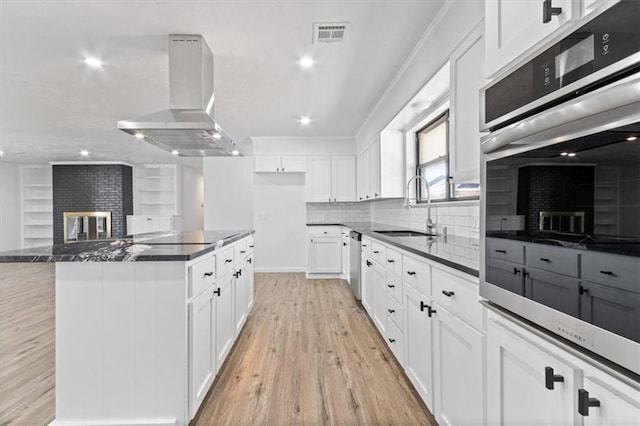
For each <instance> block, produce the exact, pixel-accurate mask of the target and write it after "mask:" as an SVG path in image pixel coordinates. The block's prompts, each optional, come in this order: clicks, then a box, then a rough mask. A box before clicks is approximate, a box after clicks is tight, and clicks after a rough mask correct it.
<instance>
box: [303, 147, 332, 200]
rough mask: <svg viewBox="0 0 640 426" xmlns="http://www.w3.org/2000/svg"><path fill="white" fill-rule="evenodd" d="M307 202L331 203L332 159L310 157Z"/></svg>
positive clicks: (307, 177) (327, 157)
mask: <svg viewBox="0 0 640 426" xmlns="http://www.w3.org/2000/svg"><path fill="white" fill-rule="evenodd" d="M306 192H307V201H319V202H329V201H333V197H332V196H331V157H330V156H323V157H309V158H308V160H307V176H306Z"/></svg>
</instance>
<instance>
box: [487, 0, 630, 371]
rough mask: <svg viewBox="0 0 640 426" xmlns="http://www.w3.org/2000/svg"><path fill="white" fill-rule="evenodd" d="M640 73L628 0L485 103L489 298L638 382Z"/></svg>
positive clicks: (500, 83)
mask: <svg viewBox="0 0 640 426" xmlns="http://www.w3.org/2000/svg"><path fill="white" fill-rule="evenodd" d="M605 46H606V47H605ZM639 70H640V2H637V1H633V0H632V1H624V0H623V1H621V2H620V3H618V4H616V5H615V6H613V7H611V8H610V9H609V10H607V11H606V12H604V13H602V14H601V15H599V16H597V17H595V18H593V19H592V20H591V21H590V22H588V23H586V24H584V25H583V26H582V27H581V28H579V29H578V30H577V31H575V32H573V33H572V34H570V35H569V36H567V37H565V38H564V39H562V40H561V41H560V42H558V43H556V44H555V45H553V46H552V47H551V48H549V49H548V50H546V51H544V52H543V53H541V54H540V55H538V56H536V57H535V58H533V59H532V60H531V61H530V62H528V63H527V64H525V65H523V66H522V67H520V68H518V69H517V70H515V71H513V72H512V73H510V74H508V75H506V76H505V77H503V78H502V79H499V80H497V81H494V82H492V83H490V84H489V85H488V86H487V87H485V88H484V89H483V90H482V95H481V102H482V103H481V106H482V108H481V109H482V111H483V112H482V114H481V115H482V117H481V120H482V123H481V127H482V128H483V129H485V130H489V131H490V133H489V134H488V135H487V136H485V137H483V139H482V141H481V143H482V151H483V153H484V154H483V160H482V161H483V165H482V166H483V167H482V183H483V185H482V197H481V198H482V200H483V202H482V210H481V212H482V216H483V218H484V220H483V226H484V232H483V249H482V250H483V251H482V254H483V259H484V261H483V265H482V270H481V286H480V293H481V295H482V296H483V297H485V298H486V299H488V300H489V301H490V302H491V303H494V304H497V305H499V306H501V307H503V308H505V309H507V310H509V311H511V312H513V313H515V314H517V315H519V316H521V317H523V318H525V319H527V320H529V321H531V322H533V323H535V324H537V325H539V326H540V327H543V328H545V329H547V330H549V331H551V332H553V333H555V334H556V335H558V336H560V337H562V338H564V339H567V340H569V341H571V342H573V343H575V344H577V345H579V346H581V347H582V348H584V349H586V350H588V351H591V352H592V353H594V354H596V355H598V356H601V357H603V358H605V359H607V360H609V361H611V362H613V363H615V364H617V365H619V366H621V367H623V368H624V369H627V370H629V371H631V372H633V373H635V374H640V71H639Z"/></svg>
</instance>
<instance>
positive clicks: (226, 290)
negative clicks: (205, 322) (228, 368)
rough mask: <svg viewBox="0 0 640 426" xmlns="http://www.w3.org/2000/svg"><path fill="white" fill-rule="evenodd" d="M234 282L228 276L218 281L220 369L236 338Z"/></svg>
mask: <svg viewBox="0 0 640 426" xmlns="http://www.w3.org/2000/svg"><path fill="white" fill-rule="evenodd" d="M233 280H234V277H233V275H231V274H228V275H227V276H226V277H224V278H222V279H220V280H218V283H217V284H216V294H215V297H214V299H215V302H216V321H215V329H216V333H215V336H216V353H215V355H216V360H217V362H216V365H217V368H218V369H219V368H220V367H221V366H222V363H223V362H224V360H225V358H226V357H227V354H228V353H229V350H230V349H231V346H232V345H233V338H234V336H235V333H234V330H235V327H234V321H233V308H234V306H233Z"/></svg>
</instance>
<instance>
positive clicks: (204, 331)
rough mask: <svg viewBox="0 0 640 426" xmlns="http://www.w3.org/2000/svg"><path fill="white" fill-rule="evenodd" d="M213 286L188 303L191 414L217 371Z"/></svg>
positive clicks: (191, 414) (196, 408)
mask: <svg viewBox="0 0 640 426" xmlns="http://www.w3.org/2000/svg"><path fill="white" fill-rule="evenodd" d="M215 308H216V307H215V303H214V299H213V287H210V288H209V289H208V290H205V291H204V292H203V293H202V294H200V296H198V297H197V298H196V299H195V300H193V301H192V302H190V303H189V413H190V418H192V417H193V416H194V415H195V413H196V411H197V410H198V407H199V406H200V404H201V403H202V400H203V399H204V397H205V396H206V394H207V391H208V390H209V387H210V386H211V383H213V378H214V377H215V375H216V357H215V356H214V350H215V341H214V339H215V334H214V330H213V325H214V324H215V314H216V312H215Z"/></svg>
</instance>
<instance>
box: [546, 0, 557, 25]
mask: <svg viewBox="0 0 640 426" xmlns="http://www.w3.org/2000/svg"><path fill="white" fill-rule="evenodd" d="M561 13H562V8H561V7H553V5H552V4H551V0H544V2H543V3H542V23H543V24H546V23H547V22H551V17H552V16H555V15H560V14H561Z"/></svg>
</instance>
